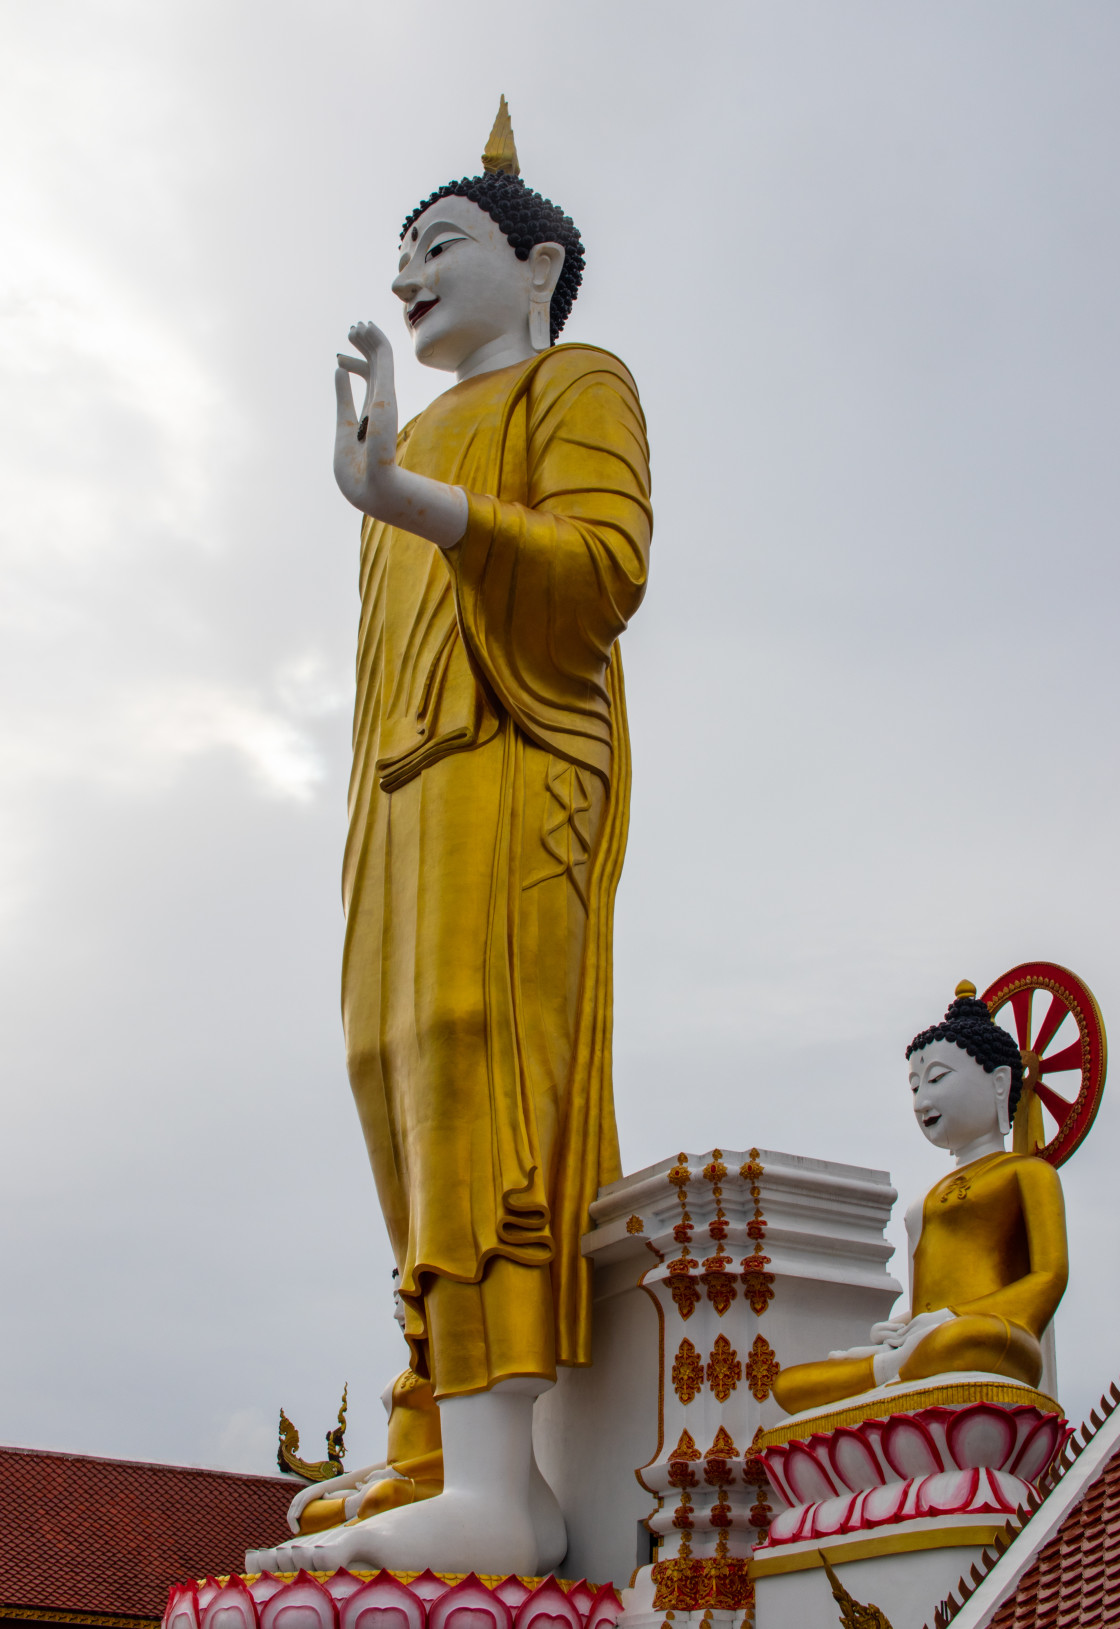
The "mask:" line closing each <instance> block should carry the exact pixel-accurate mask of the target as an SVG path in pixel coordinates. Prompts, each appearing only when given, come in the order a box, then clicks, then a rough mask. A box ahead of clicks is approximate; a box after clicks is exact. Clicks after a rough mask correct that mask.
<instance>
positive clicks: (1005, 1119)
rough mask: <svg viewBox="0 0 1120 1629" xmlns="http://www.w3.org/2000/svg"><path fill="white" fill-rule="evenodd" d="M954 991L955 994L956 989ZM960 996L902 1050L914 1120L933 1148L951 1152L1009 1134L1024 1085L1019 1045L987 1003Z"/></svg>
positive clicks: (971, 990) (972, 991)
mask: <svg viewBox="0 0 1120 1629" xmlns="http://www.w3.org/2000/svg"><path fill="white" fill-rule="evenodd" d="M960 988H961V987H960V986H958V990H960ZM966 989H967V991H970V992H971V993H963V994H958V995H957V998H956V1000H954V1001H952V1002H950V1004H949V1008H948V1011H947V1012H946V1014H945V1017H944V1018H943V1019H942V1020H941V1022H940V1023H939V1024H933V1025H931V1027H930V1028H929V1029H924V1030H922V1031H921V1033H920V1034H919V1035H915V1037H914V1039H913V1040H912V1041H911V1042H910V1045H909V1046H908V1047H907V1048H906V1057H907V1060H908V1062H909V1065H910V1090H911V1092H912V1093H913V1096H914V1115H915V1118H916V1119H917V1122H918V1124H919V1126H921V1128H922V1133H923V1135H924V1136H926V1137H928V1139H929V1141H930V1142H931V1143H933V1145H934V1147H935V1148H947V1149H948V1150H949V1151H950V1152H951V1153H954V1154H955V1153H957V1151H958V1150H959V1149H962V1148H967V1147H968V1146H969V1145H970V1144H973V1143H976V1142H978V1141H979V1140H980V1139H982V1138H985V1137H989V1138H993V1139H995V1138H1001V1139H1002V1138H1003V1137H1006V1135H1007V1133H1008V1132H1009V1131H1010V1129H1011V1122H1012V1120H1013V1119H1014V1117H1015V1109H1016V1107H1017V1105H1018V1102H1019V1094H1020V1092H1021V1090H1022V1086H1023V1063H1022V1057H1021V1054H1020V1052H1019V1048H1018V1046H1017V1045H1016V1044H1015V1041H1014V1039H1013V1037H1012V1036H1011V1035H1009V1034H1008V1032H1007V1031H1006V1030H1005V1029H1003V1028H1001V1027H1000V1025H999V1024H997V1023H995V1022H994V1020H993V1018H992V1015H991V1013H990V1012H989V1011H988V1007H987V1004H986V1003H985V1002H983V1001H977V1000H976V999H975V987H974V986H967V987H966Z"/></svg>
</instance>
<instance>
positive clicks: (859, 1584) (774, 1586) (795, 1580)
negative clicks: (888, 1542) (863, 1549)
mask: <svg viewBox="0 0 1120 1629" xmlns="http://www.w3.org/2000/svg"><path fill="white" fill-rule="evenodd" d="M825 1553H826V1554H828V1551H827V1548H826V1551H825ZM979 1554H980V1549H979V1547H974V1546H971V1545H968V1546H965V1545H958V1546H954V1547H947V1548H946V1549H944V1550H915V1551H910V1552H908V1553H906V1554H904V1555H885V1556H875V1557H872V1558H870V1559H868V1560H866V1561H848V1562H842V1563H840V1564H839V1565H837V1563H836V1562H835V1561H833V1559H832V1556H831V1555H829V1561H830V1562H832V1565H833V1569H834V1571H835V1573H836V1576H837V1577H838V1578H839V1579H840V1582H841V1583H842V1584H843V1585H844V1588H845V1589H847V1590H848V1591H849V1592H850V1594H851V1595H852V1597H853V1599H855V1600H857V1601H858V1602H859V1603H860V1605H861V1606H877V1607H879V1608H880V1609H881V1610H882V1611H883V1612H885V1613H886V1615H887V1617H888V1618H889V1619H890V1622H891V1629H924V1625H926V1624H932V1622H933V1614H934V1611H935V1610H936V1608H937V1607H938V1605H939V1604H940V1602H941V1601H942V1600H943V1599H944V1598H945V1596H946V1595H948V1593H949V1591H950V1590H951V1589H953V1588H954V1586H955V1585H956V1583H957V1581H958V1579H959V1578H960V1576H961V1574H962V1572H967V1571H968V1569H969V1567H971V1565H972V1563H973V1562H974V1561H975V1560H976V1558H977V1556H978V1555H979ZM755 1592H756V1593H755V1603H756V1604H755V1620H754V1629H835V1625H836V1624H837V1623H838V1622H839V1618H840V1609H839V1607H838V1606H837V1605H836V1603H835V1601H834V1600H833V1599H832V1589H831V1586H830V1585H829V1582H828V1579H827V1577H826V1576H825V1572H824V1568H823V1567H813V1568H811V1569H808V1570H806V1571H805V1572H792V1573H782V1574H780V1575H779V1576H778V1577H776V1578H759V1579H757V1580H756V1582H755Z"/></svg>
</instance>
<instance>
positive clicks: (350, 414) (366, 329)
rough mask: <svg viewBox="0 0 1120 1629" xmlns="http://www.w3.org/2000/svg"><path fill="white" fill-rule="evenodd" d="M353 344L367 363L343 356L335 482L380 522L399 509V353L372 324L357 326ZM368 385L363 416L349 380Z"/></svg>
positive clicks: (357, 506) (336, 383) (338, 391)
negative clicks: (395, 503)
mask: <svg viewBox="0 0 1120 1629" xmlns="http://www.w3.org/2000/svg"><path fill="white" fill-rule="evenodd" d="M350 343H351V345H353V346H354V347H355V349H356V350H358V351H360V352H361V353H362V354H361V357H357V356H345V355H343V354H342V353H340V354H339V358H338V367H337V368H336V369H335V375H334V386H335V398H336V401H337V407H338V412H337V418H336V424H335V441H334V478H335V480H336V481H337V482H338V486H339V490H340V491H341V493H342V495H343V497H344V498H346V499H347V500H348V501H349V502H350V503H352V504H353V505H354V507H355V509H360V510H361V511H362V513H363V514H365V515H373V516H374V518H375V519H378V520H383V519H385V518H386V510H387V508H389V509H391V508H392V507H393V500H394V498H395V496H396V487H397V485H398V484H399V483H398V477H399V475H400V471H399V470H398V468H397V390H396V383H395V379H394V374H393V347H392V346H391V345H390V343H389V341H388V339H387V338H386V337H385V335H384V334H383V333H382V332H381V330H380V328H378V327H377V325H376V324H375V323H372V322H356V323H355V324H354V326H353V328H351V330H350ZM352 373H356V374H357V375H358V377H359V378H360V379H364V380H365V382H366V393H365V400H364V401H363V403H362V411H361V416H360V417H359V415H358V414H357V413H356V412H355V409H354V393H353V391H352V389H351V387H350V379H349V375H350V374H352Z"/></svg>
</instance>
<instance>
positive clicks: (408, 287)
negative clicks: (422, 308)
mask: <svg viewBox="0 0 1120 1629" xmlns="http://www.w3.org/2000/svg"><path fill="white" fill-rule="evenodd" d="M421 286H422V285H421V282H420V279H419V278H418V277H417V276H416V273H415V272H412V271H403V272H401V273H399V275H398V276H396V277H394V278H393V282H392V289H393V293H394V294H395V295H396V296H397V299H398V300H403V301H404V303H405V305H411V304H412V302H413V300H414V299H415V298H416V296H417V294H418V293H419V292H420V289H421Z"/></svg>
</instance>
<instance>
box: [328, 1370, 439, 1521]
mask: <svg viewBox="0 0 1120 1629" xmlns="http://www.w3.org/2000/svg"><path fill="white" fill-rule="evenodd" d="M389 1405H390V1406H389V1434H388V1441H387V1443H386V1447H385V1463H386V1465H387V1466H388V1468H389V1469H390V1470H392V1471H395V1472H396V1475H395V1476H392V1477H382V1478H381V1479H380V1480H379V1481H376V1482H370V1483H369V1484H368V1486H366V1487H365V1488H364V1489H363V1490H362V1498H361V1503H360V1504H359V1506H358V1513H357V1515H356V1516H355V1517H354V1518H353V1519H354V1520H355V1521H364V1520H365V1519H366V1517H367V1516H377V1515H380V1513H381V1512H382V1511H383V1510H396V1509H397V1508H398V1507H399V1506H401V1505H414V1504H418V1503H419V1502H420V1501H421V1500H422V1499H434V1498H435V1496H436V1494H437V1493H442V1492H443V1436H442V1433H441V1431H440V1418H439V1409H438V1408H437V1406H436V1400H435V1397H434V1395H433V1393H432V1388H431V1386H430V1385H429V1383H428V1382H427V1381H426V1380H421V1379H420V1378H419V1376H418V1375H415V1374H413V1372H412V1370H411V1369H405V1371H404V1373H403V1374H399V1375H398V1376H397V1378H396V1379H395V1380H394V1381H393V1388H392V1393H391V1396H390V1400H389ZM345 1520H346V1496H345V1494H344V1495H343V1496H342V1497H341V1498H330V1499H313V1500H312V1501H311V1503H310V1504H308V1505H305V1506H304V1508H303V1510H302V1512H301V1513H300V1518H299V1530H300V1532H301V1533H322V1532H325V1531H326V1530H327V1529H328V1528H330V1527H338V1526H339V1525H340V1524H341V1523H342V1522H344V1521H345Z"/></svg>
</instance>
